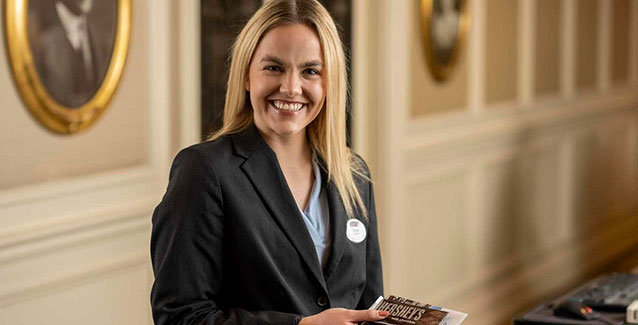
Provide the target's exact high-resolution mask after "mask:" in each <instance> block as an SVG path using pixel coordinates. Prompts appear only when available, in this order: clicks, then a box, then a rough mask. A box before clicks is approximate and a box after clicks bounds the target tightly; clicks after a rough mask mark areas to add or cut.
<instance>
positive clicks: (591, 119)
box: [402, 94, 638, 165]
mask: <svg viewBox="0 0 638 325" xmlns="http://www.w3.org/2000/svg"><path fill="white" fill-rule="evenodd" d="M637 111H638V98H637V97H636V96H635V95H630V94H620V95H617V96H606V97H605V98H591V99H586V100H579V101H574V102H570V103H562V104H560V103H557V104H555V105H551V106H546V107H542V108H541V107H539V108H537V109H533V110H523V111H521V110H508V111H504V112H495V113H493V114H486V116H470V115H466V114H464V115H462V116H456V117H453V118H448V119H446V120H439V121H435V120H429V121H423V120H421V121H412V123H410V124H409V126H408V128H409V131H408V134H410V136H407V137H406V139H405V140H404V141H402V144H403V149H402V152H403V153H404V154H406V155H408V156H410V157H412V158H415V157H414V156H415V154H416V155H417V156H418V155H425V154H427V156H428V157H429V158H428V159H432V158H433V156H437V155H440V154H444V153H450V152H459V151H463V150H470V149H472V150H477V149H479V148H481V146H484V145H488V146H493V145H498V144H501V143H504V142H512V141H518V138H519V137H521V136H523V137H526V138H529V136H530V133H533V134H534V135H538V134H539V133H542V132H545V133H551V131H552V130H556V128H558V130H557V131H559V132H563V130H565V128H578V127H584V126H587V125H590V124H591V123H597V122H598V121H599V120H600V119H601V118H610V117H614V116H619V115H623V114H635V113H636V112H637ZM406 161H407V162H410V164H412V165H414V164H417V162H416V161H414V160H413V159H407V160H406Z"/></svg>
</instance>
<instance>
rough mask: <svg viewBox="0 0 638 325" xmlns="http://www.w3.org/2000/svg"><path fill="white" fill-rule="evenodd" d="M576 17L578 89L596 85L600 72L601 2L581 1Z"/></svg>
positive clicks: (593, 0)
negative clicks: (599, 27) (599, 22)
mask: <svg viewBox="0 0 638 325" xmlns="http://www.w3.org/2000/svg"><path fill="white" fill-rule="evenodd" d="M576 8H578V13H577V15H576V22H577V23H576V30H577V34H576V35H577V36H576V44H577V45H576V49H577V50H576V58H575V60H576V84H577V88H578V89H590V88H593V87H594V86H595V85H596V78H597V71H598V68H597V67H598V50H597V49H598V46H599V45H598V43H599V40H598V12H599V8H600V3H599V0H579V1H578V5H577V6H576Z"/></svg>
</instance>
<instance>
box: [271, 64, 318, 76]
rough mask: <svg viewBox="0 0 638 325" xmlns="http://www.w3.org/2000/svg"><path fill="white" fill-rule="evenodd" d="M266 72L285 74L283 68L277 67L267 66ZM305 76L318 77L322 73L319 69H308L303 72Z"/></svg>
mask: <svg viewBox="0 0 638 325" xmlns="http://www.w3.org/2000/svg"><path fill="white" fill-rule="evenodd" d="M264 70H265V71H269V72H283V70H282V69H281V67H279V66H276V65H267V66H265V67H264ZM303 74H305V75H310V76H318V75H321V72H319V70H317V69H311V68H308V69H305V70H303Z"/></svg>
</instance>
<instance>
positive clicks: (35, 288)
mask: <svg viewBox="0 0 638 325" xmlns="http://www.w3.org/2000/svg"><path fill="white" fill-rule="evenodd" d="M140 268H143V269H149V268H150V267H149V260H148V257H147V256H126V257H123V258H120V259H117V260H110V261H106V262H104V263H95V264H93V265H91V266H88V267H83V268H78V269H77V270H76V272H73V273H69V274H66V275H65V276H63V277H60V278H57V279H55V280H48V281H44V282H40V283H37V284H34V285H29V286H24V287H21V288H20V289H19V290H15V291H12V292H8V293H0V309H1V308H6V307H9V306H12V305H16V304H19V303H23V302H26V301H29V300H32V299H36V298H39V297H43V296H47V295H51V294H54V293H57V292H62V291H65V290H69V289H72V288H74V287H77V286H81V285H83V284H88V283H92V282H96V281H101V280H105V279H107V278H109V277H112V276H116V275H119V274H123V273H127V272H132V271H135V270H137V269H140ZM151 275H152V273H151Z"/></svg>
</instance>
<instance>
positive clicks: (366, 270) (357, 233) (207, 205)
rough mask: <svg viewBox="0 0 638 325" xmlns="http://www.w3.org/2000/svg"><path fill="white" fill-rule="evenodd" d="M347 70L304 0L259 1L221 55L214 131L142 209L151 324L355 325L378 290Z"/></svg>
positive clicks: (184, 156) (330, 26) (320, 13)
mask: <svg viewBox="0 0 638 325" xmlns="http://www.w3.org/2000/svg"><path fill="white" fill-rule="evenodd" d="M345 103H346V70H345V59H344V54H343V49H342V45H341V42H340V40H339V36H338V33H337V30H336V28H335V25H334V22H333V21H332V19H331V18H330V15H329V14H328V13H327V12H326V10H325V9H324V8H323V7H322V6H321V5H320V4H319V3H318V2H317V1H316V0H271V1H267V2H266V3H265V4H264V5H263V6H262V8H261V9H259V10H258V11H257V13H255V15H254V16H253V17H252V18H251V19H250V21H248V23H247V25H246V26H245V27H244V29H243V30H242V32H241V33H240V35H239V36H238V38H237V40H236V41H235V44H234V47H233V54H232V64H231V68H230V76H229V79H228V92H227V95H226V106H225V108H224V113H225V114H224V126H223V128H222V129H221V130H220V131H219V132H218V133H216V134H215V135H213V136H212V137H211V139H210V140H209V141H207V142H204V143H201V144H198V145H195V146H192V147H190V148H187V149H185V150H182V151H181V152H180V153H179V154H178V155H177V157H176V158H175V161H174V162H173V166H172V169H171V175H170V181H169V185H168V189H167V191H166V194H165V196H164V198H163V199H162V202H161V203H160V204H159V206H158V207H157V208H156V210H155V212H154V214H153V233H152V239H151V253H152V259H153V268H154V271H155V283H154V285H153V290H152V292H151V302H152V307H153V316H154V318H155V322H156V323H158V324H301V325H312V324H331V325H332V324H356V323H357V322H359V321H364V320H378V319H382V318H383V317H385V316H387V313H385V312H377V311H367V310H353V309H366V308H368V307H369V306H370V305H371V304H372V303H373V302H374V300H375V299H376V298H377V297H378V296H379V295H382V293H383V284H382V276H381V260H380V254H379V244H378V238H377V220H376V215H375V208H374V199H373V197H374V196H373V191H372V184H371V182H370V181H369V173H368V170H367V167H366V166H365V164H364V163H363V161H362V160H361V158H359V157H358V156H355V155H354V154H351V153H350V151H349V149H348V148H347V147H346V141H345Z"/></svg>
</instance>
